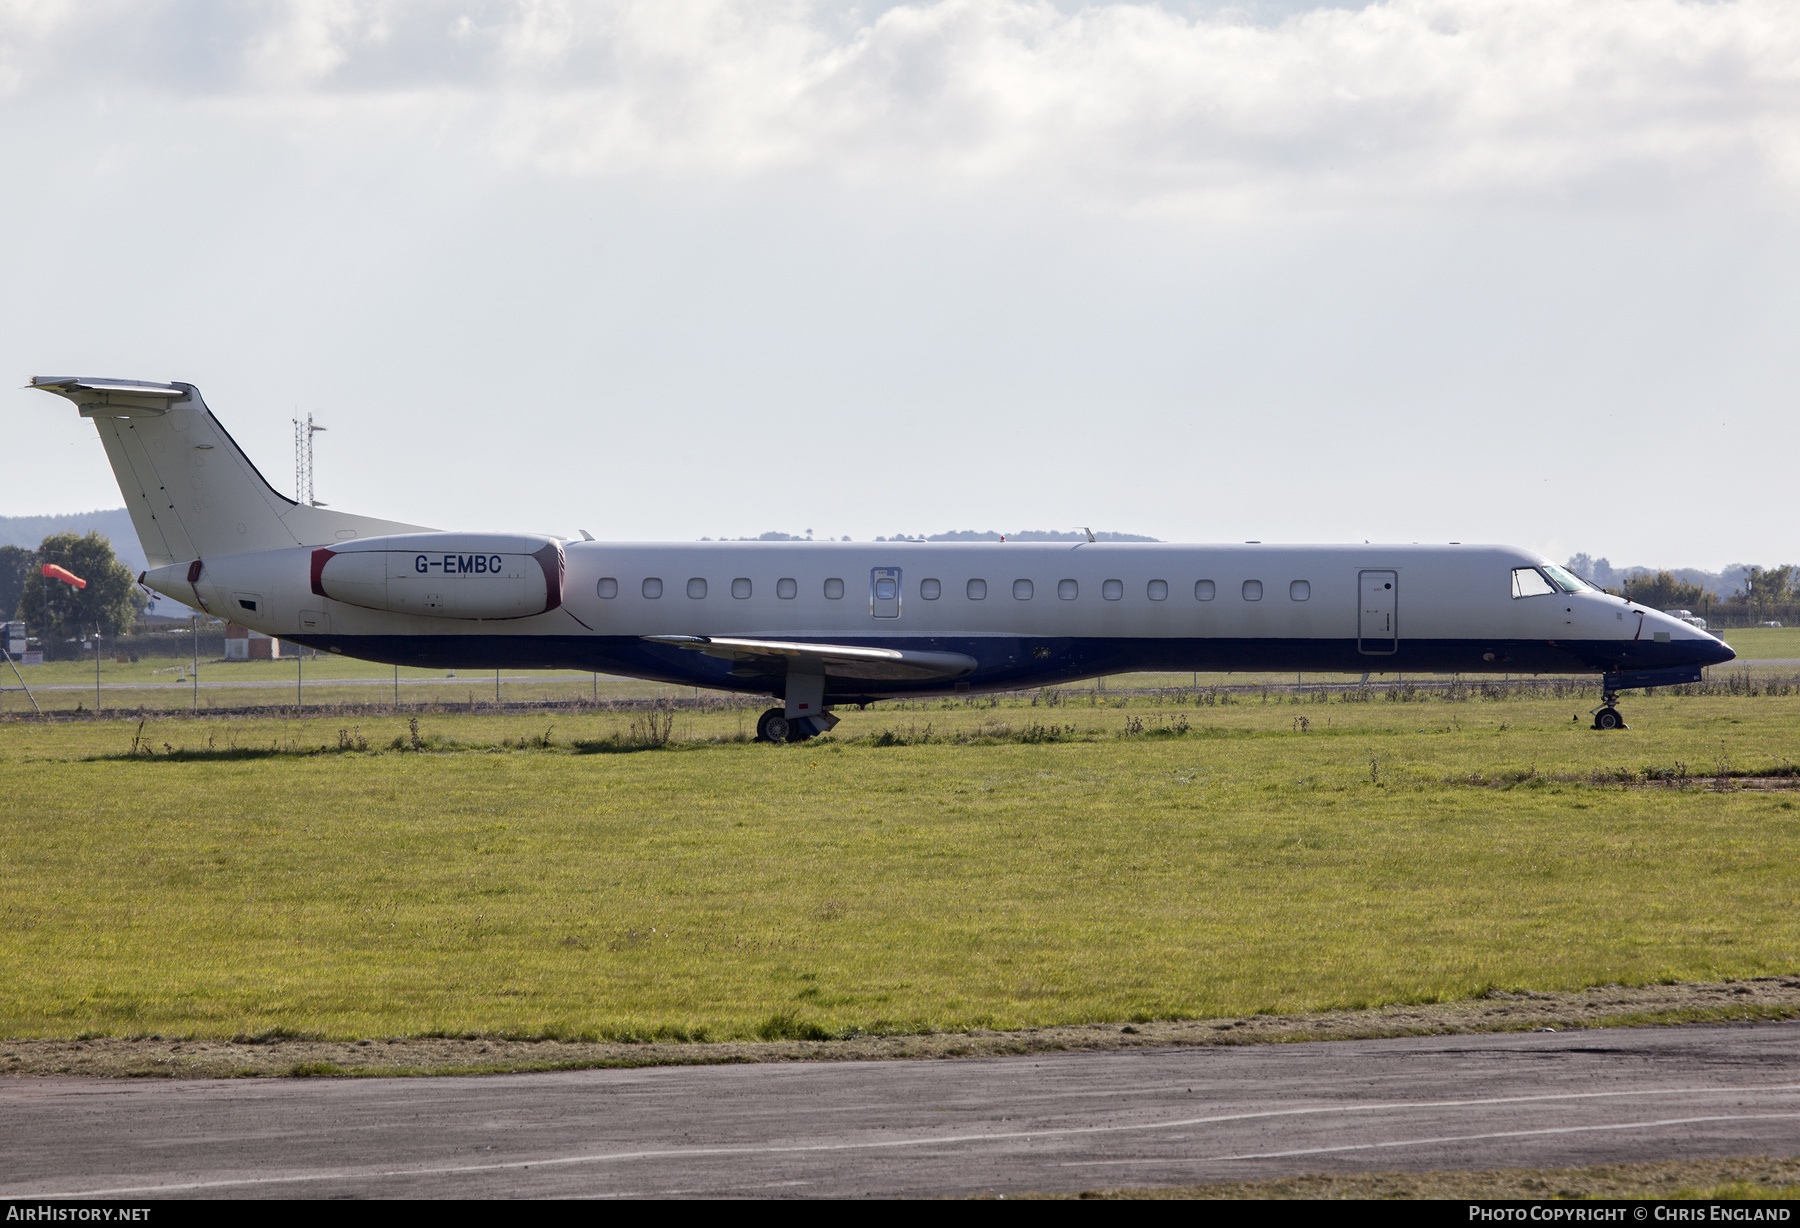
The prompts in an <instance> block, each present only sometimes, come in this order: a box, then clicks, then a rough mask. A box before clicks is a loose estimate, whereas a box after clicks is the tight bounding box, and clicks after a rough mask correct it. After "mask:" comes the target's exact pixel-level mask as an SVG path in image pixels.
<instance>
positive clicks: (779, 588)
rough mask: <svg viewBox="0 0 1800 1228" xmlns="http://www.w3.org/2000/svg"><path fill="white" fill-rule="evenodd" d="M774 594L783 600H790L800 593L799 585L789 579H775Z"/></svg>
mask: <svg viewBox="0 0 1800 1228" xmlns="http://www.w3.org/2000/svg"><path fill="white" fill-rule="evenodd" d="M775 595H776V596H777V597H779V598H781V599H782V600H783V601H792V600H793V599H794V598H796V597H798V596H799V595H800V586H799V585H798V584H796V583H795V582H794V581H793V580H791V579H785V578H784V579H781V580H777V581H775Z"/></svg>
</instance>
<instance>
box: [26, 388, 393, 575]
mask: <svg viewBox="0 0 1800 1228" xmlns="http://www.w3.org/2000/svg"><path fill="white" fill-rule="evenodd" d="M31 386H32V387H34V388H42V389H43V390H44V391H46V392H54V393H56V394H57V395H58V396H61V397H67V398H68V399H69V400H70V401H73V402H74V403H75V404H76V406H77V407H79V408H80V410H81V416H82V417H84V418H92V419H93V421H94V426H95V427H96V428H98V430H99V432H100V442H101V443H102V444H104V445H105V447H106V459H107V460H108V461H110V462H111V463H112V468H113V476H114V477H116V478H117V479H118V480H119V491H120V493H121V494H123V495H124V496H125V506H126V508H127V509H128V510H129V511H130V512H131V523H132V525H133V526H134V527H135V528H136V529H137V535H138V540H139V541H140V542H142V543H143V547H144V555H145V557H146V558H147V559H148V560H149V562H150V566H152V567H162V566H167V565H168V564H171V563H184V562H187V561H189V560H191V559H206V558H216V557H219V556H221V555H228V554H243V553H247V552H249V551H255V550H279V549H282V548H284V547H288V546H325V545H330V544H332V543H334V542H342V541H351V540H354V539H355V538H358V537H375V536H381V535H384V534H389V533H406V532H420V531H423V530H422V529H421V526H418V525H409V524H400V523H398V522H396V521H391V520H376V519H373V518H371V517H368V516H352V515H350V514H349V513H348V512H339V511H335V510H333V509H330V508H323V507H312V506H309V505H307V504H304V503H296V502H294V501H293V500H292V499H289V498H287V497H286V496H284V495H281V494H279V493H277V492H276V491H275V489H274V488H273V487H271V486H270V485H269V483H268V482H267V481H266V480H265V479H264V478H263V475H262V474H261V473H259V472H257V469H256V466H255V465H253V464H251V463H250V458H249V457H247V456H245V455H244V453H243V450H242V449H241V448H239V447H238V446H237V443H236V441H234V440H233V439H232V438H231V436H230V435H229V434H227V433H226V431H225V428H224V427H222V426H220V425H219V420H218V419H217V418H215V417H213V416H212V411H211V410H209V409H207V408H206V402H205V401H203V400H202V399H201V398H200V390H199V389H198V388H195V387H194V386H193V385H192V384H179V383H175V384H157V383H149V382H145V381H141V380H115V379H82V378H75V377H67V376H63V377H48V378H45V377H39V378H37V379H33V380H32V381H31Z"/></svg>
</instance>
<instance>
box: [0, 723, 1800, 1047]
mask: <svg viewBox="0 0 1800 1228" xmlns="http://www.w3.org/2000/svg"><path fill="white" fill-rule="evenodd" d="M1093 698H1094V697H1092V696H1085V695H1084V696H1081V697H1079V698H1078V699H1077V701H1076V702H1073V703H1068V702H1064V703H1060V704H1058V705H1056V706H1054V707H1046V706H1044V705H1043V704H1041V703H1039V704H1037V705H1036V706H1034V705H1032V704H1031V703H1030V702H1028V701H1018V702H1015V703H1011V704H1006V703H1002V704H999V705H992V704H990V703H988V702H986V701H981V702H977V703H956V704H915V705H905V706H901V705H895V706H893V707H891V708H888V709H885V710H871V711H869V712H867V713H855V712H850V713H848V714H847V715H846V719H845V721H844V723H843V724H842V725H841V726H840V727H839V729H838V731H837V734H836V736H834V737H833V738H831V739H828V740H822V741H820V742H814V743H811V744H806V745H801V746H793V747H771V746H761V745H755V744H750V743H746V742H742V741H739V740H738V739H740V738H742V737H744V736H745V735H746V733H747V729H746V725H747V723H748V721H749V720H750V719H752V718H753V717H754V713H753V712H749V713H746V712H742V711H738V712H731V711H726V712H718V713H711V714H679V715H678V716H677V720H676V727H675V735H674V736H675V740H674V741H673V742H672V743H671V744H670V745H669V746H668V747H666V748H663V749H649V750H647V749H637V750H635V751H634V753H609V754H596V753H591V752H593V751H595V750H615V751H618V750H632V748H633V743H632V740H631V737H630V729H629V723H630V719H631V718H630V716H629V715H628V714H619V715H616V716H612V715H605V714H560V713H551V714H541V715H535V716H534V715H531V714H515V715H506V714H497V715H492V716H482V715H477V716H441V717H428V718H425V719H424V720H423V721H422V723H421V734H422V735H423V738H424V740H425V744H426V746H427V748H428V750H427V752H426V753H414V752H412V751H410V750H404V751H399V750H388V749H385V748H387V747H388V746H390V744H391V743H392V742H393V741H394V740H395V739H398V740H399V741H400V742H401V744H403V745H408V746H410V744H411V735H410V731H409V730H408V729H407V728H406V726H405V724H404V723H403V722H401V721H399V720H398V719H396V718H379V719H373V720H369V721H365V722H364V723H363V724H362V725H361V726H360V727H358V726H354V725H352V724H350V723H349V722H346V721H339V720H326V719H317V718H314V719H306V720H295V721H276V720H263V719H245V720H224V719H215V720H207V719H201V720H191V721H190V720H185V719H163V720H159V721H151V722H150V723H148V724H147V725H146V726H145V728H144V730H143V735H142V738H141V740H140V741H139V746H140V749H142V748H143V747H145V746H146V745H147V746H148V747H149V748H150V749H151V750H152V752H153V753H152V754H151V755H150V756H149V757H145V756H144V755H142V754H140V755H139V756H138V757H136V758H132V757H129V754H128V752H129V750H130V748H131V745H132V742H133V738H134V736H136V733H137V722H136V721H118V722H114V721H89V722H68V721H64V722H59V723H53V724H51V723H35V722H23V721H16V722H6V723H3V724H0V798H4V799H5V801H4V803H0V1035H8V1036H73V1035H77V1034H81V1033H96V1034H109V1035H130V1034H137V1033H164V1034H169V1033H175V1034H192V1035H197V1036H213V1037H222V1036H231V1035H236V1034H243V1033H261V1032H268V1031H271V1030H282V1031H287V1032H293V1033H308V1034H319V1035H323V1036H330V1037H361V1036H387V1035H420V1034H432V1033H452V1034H462V1033H471V1032H499V1033H512V1034H525V1035H558V1036H569V1037H577V1036H598V1037H630V1036H637V1037H652V1036H662V1037H672V1038H681V1037H687V1038H700V1037H708V1038H715V1039H723V1038H729V1037H757V1036H765V1037H779V1036H817V1035H839V1034H843V1033H845V1032H846V1031H850V1030H856V1029H860V1030H864V1031H906V1030H921V1029H933V1028H955V1027H966V1026H971V1025H985V1026H994V1027H1018V1026H1027V1025H1037V1024H1052V1023H1067V1022H1079V1021H1087V1020H1095V1019H1123V1018H1132V1017H1141V1018H1159V1017H1174V1016H1204V1015H1220V1014H1242V1013H1251V1012H1256V1011H1275V1012H1289V1011H1301V1010H1308V1009H1319V1008H1327V1007H1343V1006H1356V1005H1363V1004H1374V1003H1382V1002H1396V1001H1435V1000H1450V999H1458V998H1464V997H1468V996H1471V995H1475V994H1479V993H1481V992H1482V991H1484V990H1485V989H1486V988H1488V987H1490V986H1500V987H1504V988H1534V989H1557V988H1575V987H1580V986H1584V985H1590V984H1602V983H1607V982H1612V981H1618V982H1624V983H1643V982H1647V981H1655V980H1689V979H1716V978H1720V977H1735V976H1753V975H1763V974H1769V973H1788V972H1793V971H1796V970H1800V914H1797V913H1796V910H1795V909H1794V907H1793V899H1794V896H1795V891H1796V888H1797V887H1800V870H1797V869H1796V866H1797V864H1800V858H1796V856H1795V853H1796V847H1797V842H1800V808H1797V806H1800V793H1793V792H1780V793H1765V792H1748V791H1746V792H1720V791H1716V790H1714V789H1711V788H1709V787H1705V785H1704V784H1702V785H1700V786H1697V787H1693V788H1688V789H1676V788H1661V787H1658V788H1621V787H1618V786H1615V785H1602V784H1596V783H1591V782H1592V781H1594V780H1597V779H1605V778H1609V777H1610V778H1617V777H1622V776H1629V777H1631V778H1634V779H1641V778H1642V777H1643V775H1644V774H1645V772H1646V770H1648V771H1651V772H1662V771H1673V769H1674V768H1675V766H1676V765H1678V764H1684V765H1686V766H1687V769H1688V772H1689V774H1690V775H1694V774H1699V773H1706V774H1711V773H1713V772H1715V771H1719V770H1721V769H1725V768H1728V769H1729V770H1730V771H1732V772H1746V771H1749V772H1754V771H1762V770H1770V769H1779V768H1782V767H1783V766H1784V765H1791V764H1792V763H1793V762H1794V761H1795V759H1796V758H1800V737H1796V729H1797V720H1800V698H1796V697H1792V696H1788V697H1779V696H1776V697H1770V696H1757V697H1656V698H1637V699H1633V700H1631V701H1630V702H1629V704H1628V706H1627V716H1628V717H1629V718H1630V719H1631V721H1632V723H1633V725H1634V726H1635V728H1634V729H1633V730H1631V731H1628V732H1621V733H1612V734H1600V733H1595V732H1593V731H1591V730H1589V729H1587V728H1586V727H1585V726H1586V712H1585V709H1586V708H1588V707H1591V706H1592V703H1593V701H1592V700H1591V699H1588V700H1585V701H1579V700H1574V699H1569V700H1561V701H1557V700H1503V701H1471V702H1461V703H1452V702H1443V701H1441V700H1436V699H1434V700H1430V701H1421V702H1404V703H1403V702H1394V701H1383V700H1377V701H1375V702H1369V703H1344V702H1330V703H1317V702H1283V701H1282V700H1281V697H1274V698H1273V699H1271V700H1270V701H1269V702H1261V701H1259V700H1258V699H1256V698H1254V697H1253V698H1251V699H1249V701H1248V702H1239V703H1226V704H1220V705H1212V706H1195V705H1193V704H1179V705H1178V704H1174V703H1162V704H1158V703H1155V702H1153V701H1149V700H1139V701H1133V702H1132V703H1130V704H1129V705H1128V706H1123V707H1121V706H1114V704H1109V703H1106V702H1093ZM1115 703H1116V701H1115ZM1578 712H1579V715H1580V717H1581V719H1580V720H1579V721H1575V720H1571V716H1572V715H1575V714H1577V713H1578ZM1302 717H1304V718H1305V719H1306V722H1307V725H1306V729H1305V731H1304V732H1302V731H1301V727H1300V723H1299V722H1300V718H1302ZM1132 722H1138V724H1139V730H1140V731H1139V732H1137V733H1129V732H1128V731H1129V730H1130V729H1131V728H1132ZM1184 725H1185V731H1183V730H1182V726H1184ZM340 728H342V729H344V730H345V737H344V739H343V740H344V741H345V742H347V743H348V745H349V746H350V747H351V748H352V749H349V750H340V749H339V745H340V738H339V732H338V731H339V729H340ZM1052 730H1055V731H1059V732H1058V733H1057V737H1056V739H1054V740H1052V739H1049V738H1046V737H1044V736H1042V735H1043V734H1044V733H1045V732H1046V731H1052ZM1034 731H1035V732H1034ZM884 733H885V734H886V735H887V736H886V737H885V738H884V737H883V736H882V735H883V734H884ZM358 737H360V738H361V739H362V740H363V742H364V743H366V744H367V745H368V746H369V747H370V748H371V749H370V750H368V751H358V750H355V749H354V747H355V746H356V744H357V742H356V739H357V738H358ZM883 743H886V744H883ZM177 752H185V753H177ZM1471 782H1475V783H1471Z"/></svg>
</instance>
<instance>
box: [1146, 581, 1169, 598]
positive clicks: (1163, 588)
mask: <svg viewBox="0 0 1800 1228" xmlns="http://www.w3.org/2000/svg"><path fill="white" fill-rule="evenodd" d="M1144 596H1146V597H1148V598H1150V600H1152V601H1167V600H1168V599H1169V582H1168V581H1167V580H1152V581H1150V583H1149V584H1147V585H1146V586H1145V587H1144Z"/></svg>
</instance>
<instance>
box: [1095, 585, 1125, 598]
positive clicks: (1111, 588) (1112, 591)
mask: <svg viewBox="0 0 1800 1228" xmlns="http://www.w3.org/2000/svg"><path fill="white" fill-rule="evenodd" d="M1100 595H1101V596H1102V597H1104V598H1106V599H1107V600H1108V601H1117V600H1119V598H1121V597H1123V596H1124V595H1125V581H1123V580H1108V581H1107V582H1106V583H1105V584H1102V585H1101V586H1100Z"/></svg>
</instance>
